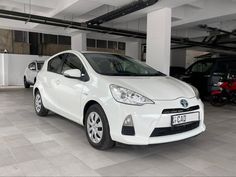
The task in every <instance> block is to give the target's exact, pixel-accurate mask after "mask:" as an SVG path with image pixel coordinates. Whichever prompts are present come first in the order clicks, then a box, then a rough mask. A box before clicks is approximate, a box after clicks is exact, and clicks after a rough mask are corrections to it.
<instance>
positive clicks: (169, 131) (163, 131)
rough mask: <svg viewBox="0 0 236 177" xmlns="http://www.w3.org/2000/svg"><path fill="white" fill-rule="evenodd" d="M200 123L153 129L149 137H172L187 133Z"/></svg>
mask: <svg viewBox="0 0 236 177" xmlns="http://www.w3.org/2000/svg"><path fill="white" fill-rule="evenodd" d="M199 125H200V121H196V122H192V123H189V124H184V125H181V126H175V127H166V128H155V129H154V130H153V132H152V134H151V136H150V137H157V136H166V135H173V134H178V133H183V132H187V131H190V130H193V129H195V128H197V127H199Z"/></svg>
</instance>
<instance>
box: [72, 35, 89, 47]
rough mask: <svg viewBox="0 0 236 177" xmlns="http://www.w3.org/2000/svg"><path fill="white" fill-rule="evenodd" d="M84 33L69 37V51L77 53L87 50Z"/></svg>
mask: <svg viewBox="0 0 236 177" xmlns="http://www.w3.org/2000/svg"><path fill="white" fill-rule="evenodd" d="M86 36H87V35H86V33H79V34H76V35H74V36H72V37H71V49H72V50H77V51H86V50H87V37H86Z"/></svg>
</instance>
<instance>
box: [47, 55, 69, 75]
mask: <svg viewBox="0 0 236 177" xmlns="http://www.w3.org/2000/svg"><path fill="white" fill-rule="evenodd" d="M60 55H62V57H61V63H60V65H59V68H58V71H57V72H54V71H50V70H49V65H50V63H51V62H52V61H53V60H55V59H56V58H57V57H59V56H60ZM65 56H66V55H65V53H62V54H58V55H56V56H55V57H53V58H52V59H50V60H49V61H48V65H47V71H48V72H51V73H54V74H59V75H61V71H62V66H63V64H64V58H65Z"/></svg>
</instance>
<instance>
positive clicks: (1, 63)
mask: <svg viewBox="0 0 236 177" xmlns="http://www.w3.org/2000/svg"><path fill="white" fill-rule="evenodd" d="M0 71H1V72H0V85H2V86H8V54H0Z"/></svg>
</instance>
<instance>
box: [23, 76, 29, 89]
mask: <svg viewBox="0 0 236 177" xmlns="http://www.w3.org/2000/svg"><path fill="white" fill-rule="evenodd" d="M24 86H25V88H30V84H29V83H28V82H27V80H26V78H25V77H24Z"/></svg>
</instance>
